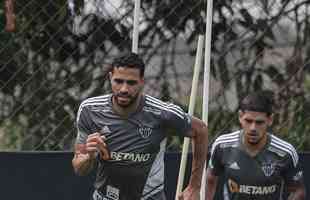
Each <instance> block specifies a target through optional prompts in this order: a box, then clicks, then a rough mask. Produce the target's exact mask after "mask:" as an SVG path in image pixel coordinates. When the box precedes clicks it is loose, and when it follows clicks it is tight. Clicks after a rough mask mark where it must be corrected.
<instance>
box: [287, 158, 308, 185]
mask: <svg viewBox="0 0 310 200" xmlns="http://www.w3.org/2000/svg"><path fill="white" fill-rule="evenodd" d="M283 177H284V181H285V182H286V184H287V185H292V186H294V185H299V184H303V179H304V178H303V170H302V168H301V165H300V162H299V157H298V154H297V153H296V152H295V153H294V154H293V155H292V156H288V158H287V160H286V167H285V170H284V172H283Z"/></svg>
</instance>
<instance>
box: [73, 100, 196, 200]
mask: <svg viewBox="0 0 310 200" xmlns="http://www.w3.org/2000/svg"><path fill="white" fill-rule="evenodd" d="M77 129H78V136H77V139H76V143H77V144H84V143H86V139H87V136H88V135H89V134H91V133H94V132H100V133H101V134H103V135H104V136H105V137H106V144H107V146H108V150H109V152H110V157H111V159H110V160H107V161H104V160H102V159H100V158H99V157H98V158H97V160H98V163H99V164H98V169H97V175H96V180H95V184H94V186H95V192H94V195H93V197H94V199H95V200H105V199H108V200H138V199H143V200H144V199H154V200H162V199H164V196H163V195H162V194H161V193H163V191H164V152H165V146H166V137H167V134H168V132H169V130H170V129H174V130H175V131H176V133H177V134H180V135H181V136H188V137H190V136H191V135H190V134H191V131H190V129H191V117H190V116H189V115H188V114H187V113H185V112H184V111H183V110H182V109H181V108H180V107H179V106H176V105H175V104H172V103H165V102H163V101H161V100H158V99H156V98H154V97H151V96H149V95H143V97H142V100H141V101H140V105H139V106H138V109H137V111H136V112H135V113H133V114H131V115H130V116H129V117H127V118H122V117H121V116H119V115H118V114H117V113H115V112H114V110H113V109H112V94H108V95H104V96H99V97H93V98H89V99H87V100H85V101H83V102H82V103H81V105H80V107H79V110H78V114H77Z"/></svg>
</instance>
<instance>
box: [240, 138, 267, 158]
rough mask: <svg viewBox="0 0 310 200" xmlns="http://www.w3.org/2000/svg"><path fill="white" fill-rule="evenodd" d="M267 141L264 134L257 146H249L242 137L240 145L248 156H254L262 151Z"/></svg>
mask: <svg viewBox="0 0 310 200" xmlns="http://www.w3.org/2000/svg"><path fill="white" fill-rule="evenodd" d="M267 140H268V135H267V134H266V135H265V136H264V138H263V139H262V140H261V141H259V143H257V144H251V143H248V142H247V141H246V140H245V139H244V136H243V137H242V143H243V145H244V147H245V150H246V152H247V153H248V154H250V155H251V156H253V157H254V156H256V155H257V154H258V153H259V152H260V151H262V150H263V148H264V147H265V145H266V144H267Z"/></svg>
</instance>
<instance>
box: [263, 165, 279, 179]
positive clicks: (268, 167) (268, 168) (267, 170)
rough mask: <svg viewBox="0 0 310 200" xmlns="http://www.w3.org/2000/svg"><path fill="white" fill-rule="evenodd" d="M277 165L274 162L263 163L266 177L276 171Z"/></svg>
mask: <svg viewBox="0 0 310 200" xmlns="http://www.w3.org/2000/svg"><path fill="white" fill-rule="evenodd" d="M275 168H276V167H275V164H274V163H272V162H263V163H262V170H263V172H264V174H265V176H266V177H269V176H271V175H272V174H273V173H274V171H275Z"/></svg>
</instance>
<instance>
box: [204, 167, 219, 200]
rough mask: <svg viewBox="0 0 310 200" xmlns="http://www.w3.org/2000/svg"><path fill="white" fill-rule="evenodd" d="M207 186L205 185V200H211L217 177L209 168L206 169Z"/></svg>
mask: <svg viewBox="0 0 310 200" xmlns="http://www.w3.org/2000/svg"><path fill="white" fill-rule="evenodd" d="M206 176H207V184H206V200H213V198H214V194H215V191H216V186H217V182H218V176H216V175H214V173H213V172H212V169H211V168H208V169H207V175H206Z"/></svg>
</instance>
